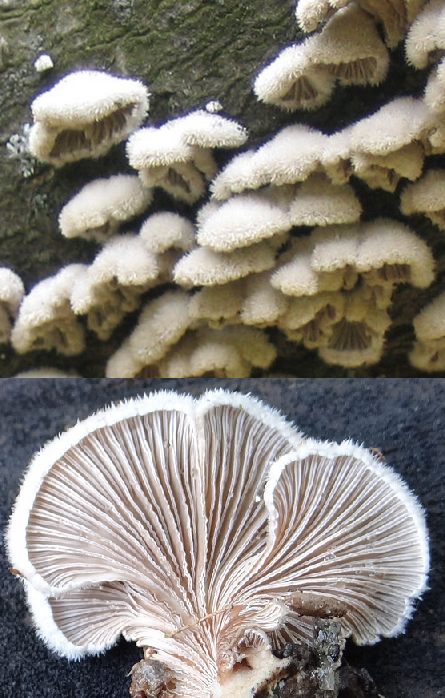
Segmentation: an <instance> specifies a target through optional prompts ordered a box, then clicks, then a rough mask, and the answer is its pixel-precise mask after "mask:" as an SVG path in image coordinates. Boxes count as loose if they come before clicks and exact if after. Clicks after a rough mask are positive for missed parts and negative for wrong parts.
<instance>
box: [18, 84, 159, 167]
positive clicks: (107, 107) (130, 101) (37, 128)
mask: <svg viewBox="0 0 445 698" xmlns="http://www.w3.org/2000/svg"><path fill="white" fill-rule="evenodd" d="M148 96H149V95H148V92H147V89H146V87H145V86H144V85H143V84H142V83H141V82H139V80H132V79H129V78H118V77H115V76H113V75H108V74H107V73H103V72H100V71H97V70H81V71H78V72H75V73H70V74H69V75H67V76H66V77H64V78H63V79H62V80H60V81H59V82H58V83H57V84H56V85H54V87H52V88H51V89H50V90H48V91H47V92H44V93H43V94H41V95H39V96H38V97H37V98H36V99H35V100H34V102H33V103H32V105H31V109H32V113H33V116H34V120H35V124H34V126H33V127H32V129H31V133H30V142H29V146H30V150H31V152H32V154H33V155H35V157H37V158H39V159H40V160H44V161H45V162H51V163H52V164H53V165H56V166H58V167H60V166H61V165H64V164H65V163H66V162H73V161H75V160H81V159H82V158H98V157H100V156H102V155H105V153H107V152H108V151H109V150H110V148H111V147H112V146H113V145H114V144H115V143H120V142H121V141H123V140H124V139H125V138H126V137H127V136H128V135H129V134H130V133H131V132H132V131H134V129H135V128H137V127H138V126H140V124H141V123H142V121H143V120H144V118H145V116H146V114H147V111H148Z"/></svg>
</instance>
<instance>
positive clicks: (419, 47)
mask: <svg viewBox="0 0 445 698" xmlns="http://www.w3.org/2000/svg"><path fill="white" fill-rule="evenodd" d="M405 53H406V59H407V61H408V63H410V64H411V65H413V66H414V67H415V68H426V67H427V66H428V65H429V64H430V63H436V62H437V61H438V60H439V59H440V58H442V56H443V55H444V53H445V8H444V5H443V2H442V0H430V2H428V4H427V5H425V7H424V8H423V9H422V10H421V12H420V13H419V14H418V16H417V17H416V19H415V20H414V22H413V23H412V25H411V27H410V29H409V32H408V34H407V37H406V40H405Z"/></svg>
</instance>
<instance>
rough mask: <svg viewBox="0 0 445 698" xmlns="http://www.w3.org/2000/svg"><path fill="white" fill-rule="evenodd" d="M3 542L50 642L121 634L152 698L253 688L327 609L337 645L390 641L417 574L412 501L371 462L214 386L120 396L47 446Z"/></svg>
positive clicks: (78, 648)
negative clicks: (132, 644)
mask: <svg viewBox="0 0 445 698" xmlns="http://www.w3.org/2000/svg"><path fill="white" fill-rule="evenodd" d="M7 547H8V553H9V560H10V565H11V567H12V568H14V570H15V572H16V573H17V574H18V576H19V578H20V579H21V580H22V581H23V583H24V586H25V590H26V594H27V599H28V603H29V606H30V610H31V613H32V616H33V619H34V622H35V625H36V627H37V630H38V633H39V635H40V637H41V638H42V640H43V641H44V642H45V643H46V644H47V645H48V646H49V647H50V648H52V649H53V650H55V651H56V652H58V653H59V654H61V655H63V656H65V657H68V658H80V657H82V656H84V655H87V654H99V653H101V652H103V651H105V650H106V649H108V648H109V647H111V646H112V645H113V644H114V643H115V642H116V640H117V639H118V637H119V636H120V635H123V636H124V637H125V638H126V639H127V640H133V641H136V642H137V644H138V645H139V646H140V647H142V648H143V650H144V660H145V662H146V664H145V665H143V666H140V665H139V666H138V665H137V666H136V667H135V668H134V670H133V682H134V685H141V686H142V685H143V683H144V681H145V679H147V681H148V683H149V685H150V686H152V688H153V690H150V695H155V696H159V697H161V696H162V697H167V696H169V697H170V696H171V697H173V696H178V697H180V698H186V697H187V698H195V697H196V698H198V697H199V698H216V697H217V696H218V697H219V698H221V697H223V698H225V697H226V696H237V698H248V697H249V696H251V695H252V689H253V690H255V689H257V688H260V687H261V686H262V685H263V684H264V681H267V680H268V679H270V677H271V676H276V675H277V671H279V669H280V668H283V667H286V666H287V663H288V662H289V659H283V660H280V659H278V658H276V657H275V656H274V655H273V653H272V648H279V647H284V645H285V644H286V643H287V642H294V643H299V644H301V643H303V644H304V643H305V642H307V641H308V639H310V638H311V637H312V636H313V630H314V624H315V623H316V622H317V620H316V619H317V616H319V615H320V614H321V615H323V614H324V611H323V609H326V613H325V614H324V615H325V616H326V617H331V616H332V615H335V616H336V617H337V619H338V623H339V624H340V628H339V637H340V640H341V641H342V642H343V640H344V639H345V638H346V637H347V636H350V635H352V636H353V638H354V639H355V641H356V642H358V643H360V644H366V643H374V642H377V641H378V640H379V639H380V637H381V636H387V637H392V636H395V635H398V634H399V633H401V632H403V630H404V627H405V624H406V622H407V620H408V619H409V618H410V616H411V614H412V610H413V605H414V601H415V599H417V598H418V597H419V596H420V595H421V594H422V592H423V591H424V590H425V588H426V577H427V571H428V542H427V532H426V528H425V521H424V513H423V510H422V508H421V506H420V505H419V503H418V501H417V499H416V498H415V496H414V495H413V494H412V493H411V492H410V491H409V490H408V487H407V486H406V485H405V483H404V482H402V480H401V479H400V477H399V476H398V475H396V474H395V473H394V472H393V471H392V470H391V469H390V468H389V467H388V466H387V465H386V464H384V463H383V462H382V461H381V459H380V458H377V457H375V456H374V455H373V454H372V453H371V452H370V451H368V450H366V449H365V448H363V447H360V446H357V445H355V444H353V443H351V442H349V441H347V442H343V443H342V444H333V443H322V442H317V441H314V440H311V439H305V438H304V437H303V435H302V434H301V433H300V432H299V431H298V430H297V429H296V428H295V427H294V426H293V425H292V424H290V423H289V422H287V421H286V420H285V419H284V418H283V417H282V416H281V415H280V414H279V413H278V412H277V411H275V410H274V409H272V408H270V407H267V406H266V405H264V404H263V403H261V402H260V401H259V400H257V399H255V398H253V397H250V396H245V395H242V394H239V393H230V392H226V391H223V390H214V391H207V392H205V393H204V394H203V395H202V396H201V397H200V398H199V399H194V398H192V397H191V396H187V395H178V394H176V393H173V392H166V391H163V392H160V393H157V394H151V395H148V396H144V397H142V398H139V399H133V400H128V401H126V402H123V403H121V404H118V405H114V406H112V407H109V408H105V409H103V410H101V411H99V412H98V413H96V414H95V415H93V416H91V417H89V418H88V419H86V420H84V421H81V422H78V423H77V424H76V426H74V427H73V428H71V429H69V430H68V431H66V432H65V433H63V434H62V435H60V436H59V437H57V438H55V439H54V440H53V441H51V442H50V443H48V444H46V446H44V447H43V448H42V449H41V450H40V452H39V453H37V454H36V455H35V456H34V458H33V460H32V462H31V464H30V466H29V469H28V471H27V474H26V476H25V478H24V481H23V484H22V488H21V491H20V494H19V496H18V498H17V501H16V503H15V506H14V511H13V514H12V517H11V520H10V523H9V527H8V531H7ZM336 622H337V621H336Z"/></svg>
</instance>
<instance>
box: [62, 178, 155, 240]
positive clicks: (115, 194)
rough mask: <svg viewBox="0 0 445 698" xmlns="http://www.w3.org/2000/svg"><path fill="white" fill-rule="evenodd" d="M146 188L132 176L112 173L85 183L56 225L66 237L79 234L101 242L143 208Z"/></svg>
mask: <svg viewBox="0 0 445 698" xmlns="http://www.w3.org/2000/svg"><path fill="white" fill-rule="evenodd" d="M151 200H152V193H151V191H150V189H147V188H146V187H144V186H142V184H141V182H140V181H139V178H138V177H136V176H135V175H124V174H121V175H114V176H113V177H108V178H107V179H95V180H93V181H92V182H89V183H88V184H86V185H85V186H84V187H82V189H81V190H80V191H79V192H78V193H77V194H76V195H75V196H74V197H73V198H72V199H70V200H69V201H68V203H67V204H65V206H64V207H63V208H62V210H61V212H60V215H59V228H60V232H61V233H62V235H64V236H65V237H67V238H73V237H83V238H86V239H87V240H96V241H98V242H103V241H104V240H107V239H108V238H109V237H110V235H113V233H115V232H116V231H117V230H118V228H119V226H120V225H121V224H122V223H124V222H125V221H127V220H129V219H131V218H134V216H137V215H138V214H140V213H142V212H143V211H145V209H146V208H148V206H149V205H150V203H151Z"/></svg>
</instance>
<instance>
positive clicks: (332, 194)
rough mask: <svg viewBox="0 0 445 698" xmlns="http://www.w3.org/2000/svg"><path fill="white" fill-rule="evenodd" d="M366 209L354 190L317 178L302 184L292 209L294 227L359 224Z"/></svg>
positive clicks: (318, 175) (314, 177) (297, 190)
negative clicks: (357, 222)
mask: <svg viewBox="0 0 445 698" xmlns="http://www.w3.org/2000/svg"><path fill="white" fill-rule="evenodd" d="M361 213H362V207H361V204H360V201H359V200H358V198H357V196H356V195H355V193H354V190H353V189H352V187H351V186H349V185H347V184H344V185H343V186H334V185H333V184H331V183H330V181H329V180H328V179H327V177H326V176H325V175H323V174H318V173H317V174H313V175H311V177H309V178H308V179H307V180H306V181H305V182H303V183H302V184H300V185H299V186H298V188H297V189H296V192H295V197H294V198H293V199H292V201H291V203H290V206H289V216H290V220H291V223H292V225H295V226H300V225H310V226H313V225H333V224H335V223H355V222H356V221H358V220H359V219H360V216H361Z"/></svg>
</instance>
